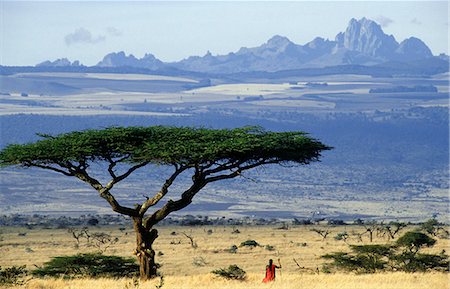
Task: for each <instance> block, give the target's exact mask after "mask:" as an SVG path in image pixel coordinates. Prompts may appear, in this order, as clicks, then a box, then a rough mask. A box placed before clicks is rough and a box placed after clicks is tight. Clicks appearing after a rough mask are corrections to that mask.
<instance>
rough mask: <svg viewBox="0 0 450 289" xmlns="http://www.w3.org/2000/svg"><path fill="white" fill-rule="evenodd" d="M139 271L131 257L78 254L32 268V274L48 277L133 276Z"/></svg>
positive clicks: (53, 259)
mask: <svg viewBox="0 0 450 289" xmlns="http://www.w3.org/2000/svg"><path fill="white" fill-rule="evenodd" d="M138 272H139V266H138V265H137V264H136V263H135V261H134V259H133V258H123V257H118V256H104V255H101V254H98V253H95V254H92V253H91V254H78V255H73V256H58V257H54V258H52V259H51V260H50V261H49V262H47V263H45V264H44V266H43V267H42V268H38V269H36V270H34V271H33V272H32V273H33V275H34V276H50V277H66V278H74V277H91V278H92V277H133V276H135V275H136V274H137V273H138Z"/></svg>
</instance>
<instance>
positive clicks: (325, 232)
mask: <svg viewBox="0 0 450 289" xmlns="http://www.w3.org/2000/svg"><path fill="white" fill-rule="evenodd" d="M311 231H312V232H316V233H317V234H319V235H320V236H322V241H324V240H325V239H326V238H327V236H328V234H330V231H329V230H320V229H316V228H314V229H311Z"/></svg>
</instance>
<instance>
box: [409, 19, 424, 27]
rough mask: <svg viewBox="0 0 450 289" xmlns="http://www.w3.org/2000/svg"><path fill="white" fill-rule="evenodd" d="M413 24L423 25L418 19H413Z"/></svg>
mask: <svg viewBox="0 0 450 289" xmlns="http://www.w3.org/2000/svg"><path fill="white" fill-rule="evenodd" d="M411 23H412V24H416V25H422V22H421V21H420V20H419V19H417V18H414V19H412V20H411Z"/></svg>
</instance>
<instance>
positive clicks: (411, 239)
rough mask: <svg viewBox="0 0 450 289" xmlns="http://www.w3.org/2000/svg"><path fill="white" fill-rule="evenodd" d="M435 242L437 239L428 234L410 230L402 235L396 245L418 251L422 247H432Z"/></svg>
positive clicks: (414, 251)
mask: <svg viewBox="0 0 450 289" xmlns="http://www.w3.org/2000/svg"><path fill="white" fill-rule="evenodd" d="M434 243H436V240H434V239H433V238H430V237H429V236H428V235H426V234H424V233H421V232H414V231H410V232H406V233H405V234H404V235H403V236H401V237H400V238H399V239H398V240H397V242H396V245H397V246H399V247H404V248H406V249H407V250H408V251H410V252H413V253H416V252H417V251H418V250H419V249H420V248H421V247H425V246H426V247H431V246H433V245H434Z"/></svg>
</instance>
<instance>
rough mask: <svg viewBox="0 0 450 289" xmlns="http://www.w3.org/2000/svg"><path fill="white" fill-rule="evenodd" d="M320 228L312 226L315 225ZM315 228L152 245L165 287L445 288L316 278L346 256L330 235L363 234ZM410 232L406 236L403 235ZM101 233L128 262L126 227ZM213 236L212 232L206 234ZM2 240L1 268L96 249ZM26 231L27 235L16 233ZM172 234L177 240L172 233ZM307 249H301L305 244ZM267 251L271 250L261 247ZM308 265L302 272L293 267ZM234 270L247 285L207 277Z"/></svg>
mask: <svg viewBox="0 0 450 289" xmlns="http://www.w3.org/2000/svg"><path fill="white" fill-rule="evenodd" d="M314 227H315V228H318V227H317V226H314ZM311 228H313V227H312V226H309V227H304V226H298V227H294V228H291V229H289V230H280V229H276V228H274V227H269V226H266V227H238V229H239V230H240V232H241V233H240V234H232V231H233V228H231V227H219V226H217V227H195V228H190V227H163V228H160V229H159V231H160V232H159V235H160V237H159V238H158V239H157V241H156V243H155V245H154V247H155V250H156V252H162V253H163V255H162V256H158V257H157V262H160V263H161V264H162V265H163V266H162V268H161V270H160V271H161V273H162V274H163V275H164V276H165V279H164V286H163V287H162V288H212V289H213V288H349V289H351V288H363V289H368V288H396V289H401V288H436V289H440V288H448V284H449V279H448V274H445V273H425V274H419V273H415V274H406V273H400V272H398V273H383V274H381V273H380V274H372V275H354V274H323V273H320V274H316V273H315V271H316V269H317V268H320V267H321V264H322V263H323V262H324V260H323V259H321V258H320V256H321V255H324V254H326V253H329V252H334V251H341V250H347V249H348V245H347V244H346V243H344V242H343V241H336V240H334V239H333V237H334V236H335V235H336V234H337V233H338V232H343V231H347V232H348V233H349V234H350V233H351V232H352V231H355V232H360V233H361V232H363V231H364V228H362V227H356V226H351V227H350V226H349V227H344V226H339V227H327V229H329V230H330V231H331V233H330V234H329V236H328V238H327V239H326V240H324V241H322V238H321V237H320V236H319V235H318V234H317V233H315V232H311V231H310V229H311ZM408 229H411V228H407V229H406V230H404V231H403V232H406V231H407V230H408ZM96 230H98V231H102V232H106V233H109V234H111V235H112V236H114V237H119V239H120V241H119V242H118V243H117V244H115V245H113V246H112V247H110V248H109V249H108V250H107V251H106V254H113V255H120V256H131V254H132V250H133V247H134V243H135V241H134V235H133V232H132V231H131V230H130V229H127V230H126V231H120V230H119V229H118V228H116V227H107V228H99V229H91V231H96ZM208 230H212V234H208ZM3 232H4V233H3V235H2V236H3V239H4V240H3V241H2V242H0V256H1V257H0V260H1V262H0V265H1V266H6V267H7V266H12V265H24V264H26V265H27V268H29V269H33V268H34V265H37V266H41V265H42V264H43V263H44V262H46V261H48V260H49V259H50V258H51V257H54V256H61V255H71V254H76V253H79V252H93V251H95V248H94V247H88V246H86V245H85V243H84V242H82V244H81V246H80V247H79V248H78V249H76V248H75V247H74V245H75V239H73V238H72V237H71V235H70V234H69V233H68V232H67V230H64V229H60V230H26V229H16V228H14V229H13V228H6V229H3ZM23 232H26V233H27V234H26V236H18V233H23ZM172 232H176V235H172ZM183 232H184V233H186V234H188V235H190V236H192V237H193V238H194V240H195V241H196V242H197V244H198V248H197V249H194V248H192V247H191V245H190V242H189V239H188V238H186V237H185V236H184V235H183V234H182V233H183ZM248 239H254V240H256V241H257V242H258V243H260V244H262V245H263V247H257V248H253V249H251V248H239V249H238V252H237V253H236V254H232V253H229V252H227V251H226V249H228V248H230V247H231V246H232V245H237V246H239V244H240V243H241V242H243V241H245V240H248ZM386 242H387V240H386V239H385V238H381V237H378V238H377V237H376V238H375V240H374V243H386ZM348 243H350V244H368V238H367V235H365V237H363V242H362V243H361V242H358V240H357V238H350V240H349V241H348ZM305 244H306V245H305ZM265 245H271V246H273V247H274V248H275V250H274V251H268V250H266V249H265V247H264V246H265ZM446 248H448V240H442V239H439V240H438V242H437V244H436V245H435V246H434V247H433V248H430V249H427V250H426V251H427V252H433V253H439V252H441V251H442V250H443V249H446ZM196 258H197V259H198V258H203V260H204V261H205V262H206V264H204V265H203V266H198V265H194V264H193V261H194V259H196ZM269 258H272V259H277V258H280V259H281V262H282V265H283V270H282V272H281V274H279V275H278V277H277V279H278V280H277V282H276V283H274V284H272V285H264V284H261V280H262V278H263V276H264V266H265V264H266V262H267V260H268V259H269ZM293 258H295V259H296V260H297V261H298V263H299V264H300V265H301V266H302V267H305V269H299V268H298V267H297V265H296V264H295V263H294V261H293ZM231 264H237V265H238V266H239V267H241V268H243V269H244V270H245V271H246V272H247V273H248V280H247V281H245V282H239V281H226V280H223V279H220V278H217V277H214V276H213V275H212V274H210V272H211V271H212V270H214V269H217V268H222V267H228V265H231ZM158 283H159V279H158V280H155V281H151V282H147V283H142V284H140V286H139V288H155V284H158ZM22 288H30V289H37V288H77V289H78V288H80V289H82V288H105V289H106V288H112V289H113V288H135V287H134V285H133V280H131V279H120V280H113V279H95V280H93V279H79V280H60V279H56V280H55V279H46V280H43V279H32V280H30V281H29V282H28V283H27V284H26V285H24V286H22Z"/></svg>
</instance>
